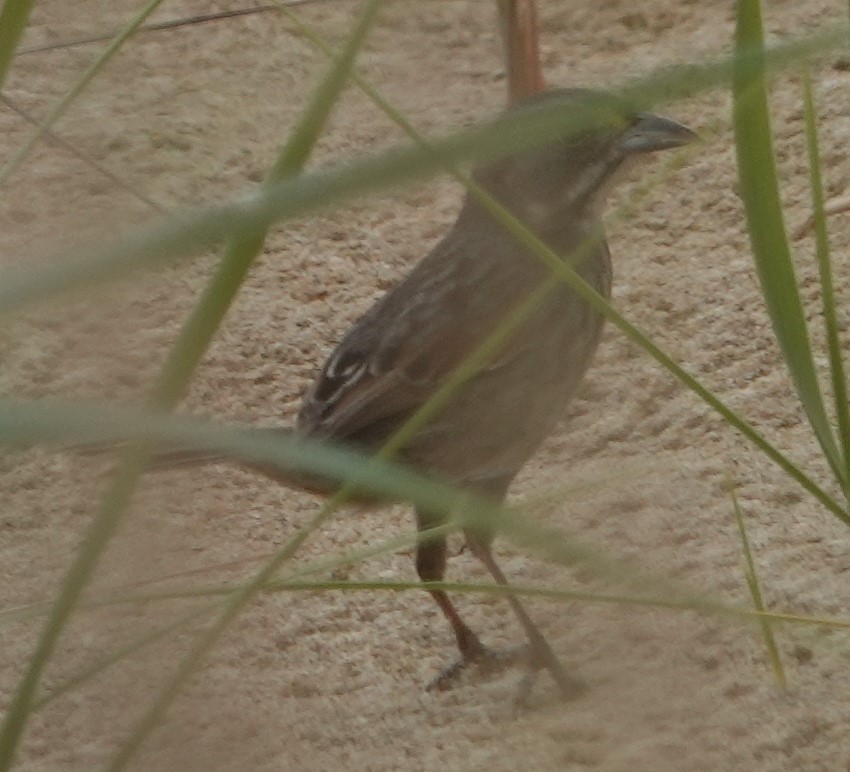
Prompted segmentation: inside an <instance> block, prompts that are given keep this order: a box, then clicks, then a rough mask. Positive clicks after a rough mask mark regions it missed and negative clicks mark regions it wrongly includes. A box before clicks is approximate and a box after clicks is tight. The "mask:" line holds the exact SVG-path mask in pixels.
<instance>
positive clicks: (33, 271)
mask: <svg viewBox="0 0 850 772" xmlns="http://www.w3.org/2000/svg"><path fill="white" fill-rule="evenodd" d="M846 34H847V33H846V31H845V30H844V29H841V30H837V31H836V30H835V29H834V28H831V29H830V30H828V31H827V32H822V33H818V34H815V35H813V36H811V37H807V38H805V39H802V40H798V41H792V42H789V43H784V44H782V45H779V46H777V47H776V48H775V49H774V50H773V51H771V52H768V54H767V56H768V61H769V63H770V64H771V65H772V66H775V67H780V66H781V67H787V66H791V65H795V64H796V65H798V64H799V62H800V61H801V60H805V59H807V58H810V57H811V56H813V55H816V54H817V55H822V54H823V51H824V50H826V49H829V48H834V47H835V46H837V45H839V44H840V43H842V42H844V39H845V38H846ZM730 72H731V59H725V60H721V61H719V62H714V63H709V64H705V65H700V66H698V67H686V68H685V67H683V68H678V69H674V70H670V71H667V72H664V73H662V74H660V75H659V74H656V75H653V76H650V77H648V78H645V79H642V80H636V81H633V82H632V83H631V84H630V85H629V86H627V87H624V88H622V89H619V93H621V94H622V95H623V96H624V97H625V98H627V99H631V100H632V101H634V102H636V103H639V104H643V103H644V102H647V100H649V99H650V97H651V95H652V94H656V95H657V94H665V97H669V98H672V97H674V96H675V97H686V96H692V95H694V94H698V93H700V92H701V91H704V90H705V89H707V88H711V87H716V86H719V85H722V84H724V83H726V82H727V81H728V79H729V75H730ZM655 101H656V102H657V101H658V100H657V99H655ZM647 103H648V102H647ZM581 128H582V127H581V126H580V125H579V124H578V123H577V122H576V120H575V116H573V115H572V114H571V113H570V112H569V111H565V110H564V109H563V107H562V106H559V105H558V104H557V103H552V104H548V105H545V106H541V107H540V108H539V109H537V110H535V111H533V113H531V114H529V113H525V114H512V115H507V116H504V117H503V118H500V119H499V120H497V121H494V122H491V123H490V124H487V125H485V126H479V127H476V128H473V129H470V130H466V131H460V132H457V133H455V134H453V135H450V136H448V137H446V138H444V139H442V140H437V141H433V142H432V143H431V146H432V148H433V150H434V152H436V153H438V154H439V156H440V158H442V159H443V162H444V163H445V162H449V161H450V162H460V161H475V162H486V161H490V160H495V159H496V158H499V157H503V156H505V155H508V154H511V153H514V152H518V151H520V150H526V149H531V148H533V147H537V146H539V145H541V144H543V143H545V142H547V141H551V140H554V139H556V138H560V137H565V136H568V135H569V133H570V131H577V130H580V129H581ZM437 169H438V164H437V163H436V162H435V159H434V153H433V152H427V151H425V150H423V149H422V148H403V149H393V150H389V151H386V152H383V153H380V154H378V155H376V156H373V157H371V158H365V159H361V160H359V161H355V162H353V163H349V164H347V165H345V166H343V167H342V168H338V169H335V170H332V171H330V172H327V171H325V172H316V173H313V174H308V175H301V176H300V177H299V178H298V179H297V180H286V181H282V182H280V183H278V184H277V185H272V186H270V187H268V188H264V189H263V190H261V191H260V192H256V191H254V190H251V191H249V192H244V193H242V194H240V195H238V196H235V197H234V198H233V199H232V200H231V201H230V202H229V203H226V204H224V205H216V206H210V207H208V208H206V209H200V210H195V211H192V212H187V213H184V214H183V215H182V216H181V217H180V218H179V219H178V218H173V219H170V220H167V221H165V222H157V223H155V224H154V225H149V226H146V227H142V228H138V229H135V230H133V231H131V232H130V233H129V234H127V235H125V236H124V237H122V238H120V239H116V240H115V241H114V242H112V243H108V244H106V245H102V244H98V245H92V246H89V247H87V248H84V249H72V250H68V249H63V250H62V251H61V252H60V253H58V254H56V255H54V256H52V257H50V258H49V259H46V260H41V261H39V260H38V259H37V258H30V259H27V260H26V261H23V262H25V263H26V265H25V267H24V268H18V269H17V270H15V269H6V270H3V271H0V312H2V311H4V310H10V309H12V308H15V307H18V306H20V305H23V304H25V303H29V302H33V301H36V300H43V299H46V298H48V297H49V296H51V295H55V294H57V293H60V292H68V291H71V290H75V289H79V288H83V287H87V286H92V285H95V284H97V283H100V282H104V281H107V280H111V279H114V278H117V277H119V276H123V275H124V274H126V273H128V272H130V271H133V270H137V269H139V268H142V267H147V268H153V267H156V266H160V265H163V264H167V263H171V262H172V261H174V260H176V259H178V258H181V257H184V258H185V257H188V256H191V255H195V254H197V253H198V252H199V251H201V250H204V249H209V248H210V247H212V246H214V245H215V244H218V243H221V242H222V241H224V240H226V239H228V238H229V237H232V236H233V235H234V234H238V233H243V232H245V231H251V230H256V229H258V228H262V227H266V226H267V225H269V224H270V223H271V222H272V221H275V220H283V219H291V218H294V217H297V216H301V215H304V214H307V213H310V212H313V211H316V210H317V209H319V208H326V207H327V206H328V205H330V204H332V203H335V202H339V201H342V200H344V199H346V198H350V197H353V196H355V195H362V194H366V193H371V192H374V191H377V190H380V189H383V188H387V187H389V186H392V185H396V184H398V183H401V182H406V181H409V180H411V179H413V178H416V177H425V176H426V175H428V174H434V173H435V172H436V171H437Z"/></svg>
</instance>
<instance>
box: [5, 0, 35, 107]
mask: <svg viewBox="0 0 850 772" xmlns="http://www.w3.org/2000/svg"><path fill="white" fill-rule="evenodd" d="M33 4H34V3H33V0H5V2H4V3H3V8H2V9H0V91H2V90H3V84H4V83H5V82H6V75H7V74H8V73H9V65H10V64H11V63H12V59H13V57H14V56H15V51H17V48H18V43H19V42H20V40H21V35H23V34H24V30H25V29H26V28H27V22H28V21H29V17H30V12H31V11H32V7H33Z"/></svg>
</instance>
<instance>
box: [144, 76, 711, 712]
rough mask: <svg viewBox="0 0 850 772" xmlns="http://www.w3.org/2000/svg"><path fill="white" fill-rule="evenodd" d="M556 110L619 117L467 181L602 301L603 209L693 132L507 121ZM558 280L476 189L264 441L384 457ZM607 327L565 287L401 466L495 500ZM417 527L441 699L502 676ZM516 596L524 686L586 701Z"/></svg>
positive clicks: (624, 109)
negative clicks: (550, 688)
mask: <svg viewBox="0 0 850 772" xmlns="http://www.w3.org/2000/svg"><path fill="white" fill-rule="evenodd" d="M550 100H560V101H561V102H562V103H564V105H566V106H567V107H568V108H569V109H571V110H575V111H576V112H577V113H582V114H584V113H585V112H587V111H592V110H597V111H598V110H599V109H600V108H601V109H604V110H605V113H606V115H608V116H609V118H612V117H613V120H606V121H605V122H604V125H599V126H595V127H591V128H588V129H586V130H583V131H581V132H578V133H572V134H570V135H569V136H566V137H564V138H562V139H560V140H558V141H554V142H550V143H548V144H545V145H543V146H541V147H538V148H536V149H534V150H531V151H524V152H520V153H516V154H514V155H512V156H508V157H505V158H502V159H500V160H497V161H495V162H490V163H487V164H485V165H483V166H481V167H480V168H477V169H474V170H473V172H472V178H473V180H474V181H475V183H476V184H477V185H478V186H480V188H482V189H483V190H484V191H485V192H486V193H487V194H488V195H489V196H491V197H492V198H493V199H495V200H496V201H497V202H498V203H499V204H501V205H502V206H503V207H504V208H506V209H507V210H508V211H509V212H510V213H511V214H512V215H513V216H514V217H516V218H517V219H518V220H519V221H520V222H521V223H523V224H524V225H525V226H526V227H527V228H528V229H530V230H531V231H532V232H533V233H534V234H535V235H536V236H537V237H538V238H539V239H541V240H542V241H543V242H544V243H545V244H546V245H547V246H548V247H549V248H550V249H551V250H553V251H554V252H555V253H557V254H558V255H559V256H561V257H562V259H564V260H565V261H568V262H569V263H570V264H571V265H572V267H573V269H574V270H575V271H576V272H577V273H578V274H579V275H580V276H581V277H582V278H583V279H584V280H585V281H586V282H587V283H588V284H589V285H590V286H591V287H593V288H594V289H595V290H596V291H597V292H598V293H600V294H601V295H602V296H604V297H606V298H608V297H610V295H611V282H612V266H611V257H610V253H609V249H608V245H607V242H606V240H605V235H604V230H603V226H602V212H603V206H604V204H605V201H606V197H607V195H608V193H609V191H610V189H611V187H612V185H613V184H614V183H615V182H616V179H617V178H618V176H619V175H618V172H620V171H621V170H622V169H623V168H624V167H626V166H628V165H629V162H630V161H631V160H632V159H635V158H638V157H641V156H646V155H648V154H650V153H653V152H655V151H660V150H666V149H671V148H677V147H680V146H682V145H685V144H687V143H690V142H692V141H693V140H694V139H695V137H696V134H695V133H694V132H693V131H692V130H691V129H689V128H687V127H686V126H684V125H682V124H681V123H678V122H676V121H674V120H671V119H669V118H666V117H662V116H660V115H657V114H655V113H651V112H646V111H641V110H638V109H636V108H634V107H632V106H631V104H630V103H628V102H627V101H626V100H625V99H623V98H621V97H619V96H615V95H613V94H609V93H607V92H603V91H596V90H591V89H584V88H561V89H552V90H548V91H546V92H543V93H541V94H536V95H534V96H532V97H529V98H527V99H524V100H522V101H520V102H519V103H518V104H516V105H513V106H511V107H510V108H509V109H510V110H524V109H533V108H534V107H535V106H536V105H539V104H541V103H546V102H548V101H550ZM550 277H551V272H550V269H549V268H548V267H547V266H545V265H544V264H543V262H542V261H541V260H540V259H539V258H538V257H537V256H536V255H535V254H533V253H532V252H531V251H530V250H529V249H528V248H527V247H526V246H524V245H523V244H522V243H521V242H520V240H518V238H517V237H516V236H515V235H513V234H512V233H510V232H508V230H506V228H505V227H504V226H503V225H501V224H500V223H499V222H498V221H497V220H496V219H494V216H493V214H492V213H491V210H490V209H489V208H488V207H487V206H485V205H484V204H483V203H482V202H481V201H480V200H479V199H478V198H476V196H475V195H472V194H471V193H469V192H468V193H467V194H466V197H465V198H464V200H463V203H462V205H461V208H460V211H459V214H458V216H457V219H456V221H455V222H454V224H453V225H452V226H451V228H450V229H449V230H448V232H447V233H446V235H445V236H444V237H443V238H442V239H441V240H440V241H439V242H438V243H437V244H436V245H435V246H434V247H433V248H432V249H431V250H430V252H428V254H427V255H426V256H425V257H424V258H423V259H422V260H421V261H420V262H419V263H418V264H416V265H415V266H414V267H413V268H412V270H411V271H410V272H409V273H408V274H407V275H406V276H404V277H403V278H402V279H401V280H400V281H399V282H398V283H397V284H396V285H395V286H394V287H392V288H391V289H389V290H388V291H387V292H386V293H385V294H384V295H383V296H382V297H380V298H379V299H378V300H377V301H376V302H375V303H374V305H373V306H372V307H371V308H370V309H369V310H367V311H366V313H365V314H364V315H363V316H361V317H360V318H359V319H358V320H357V321H355V322H354V324H353V325H352V326H351V327H350V329H349V330H348V331H347V332H346V333H345V334H344V335H343V336H342V337H341V339H340V341H339V343H338V344H337V345H336V348H335V349H334V350H333V351H332V353H331V354H330V356H329V357H328V358H327V360H326V361H325V362H324V365H323V366H322V367H321V368H320V369H319V371H318V374H317V376H316V377H315V380H314V381H313V383H312V385H311V386H310V387H309V388H308V390H307V391H306V393H305V395H304V397H303V403H302V406H301V409H300V412H299V414H298V416H297V420H296V422H295V426H294V427H281V428H280V429H271V430H270V431H272V432H276V431H283V432H286V433H287V434H292V435H294V436H296V437H305V438H311V439H319V440H326V441H329V442H334V443H339V444H341V445H343V446H345V447H348V448H353V449H355V450H357V451H360V452H363V453H365V454H375V453H377V452H378V451H379V450H380V448H381V447H382V445H383V444H384V443H385V442H386V441H387V440H388V439H389V438H390V437H392V436H393V434H394V433H395V432H396V431H398V430H399V428H400V427H402V426H403V425H404V424H405V422H406V421H407V420H408V419H409V418H410V416H412V415H413V414H414V413H415V412H416V411H417V410H418V409H419V408H420V407H421V406H422V405H423V404H424V403H426V402H427V401H428V400H429V399H430V398H431V396H432V395H433V394H434V393H435V392H436V391H437V389H439V388H440V386H441V385H442V384H443V383H444V382H445V380H446V378H447V377H448V376H450V375H451V374H452V373H453V372H454V371H455V370H456V369H457V368H458V367H459V366H460V365H461V364H462V363H463V362H464V360H465V359H466V358H467V357H468V356H469V355H470V354H471V353H472V352H474V351H476V349H477V348H478V347H479V346H480V345H481V344H482V342H483V341H484V340H485V339H487V337H488V335H490V334H491V333H492V332H493V330H494V329H495V328H496V326H497V325H498V324H499V323H500V322H501V321H502V320H503V319H504V318H505V316H506V315H507V314H510V313H511V312H512V311H513V310H514V309H516V308H517V307H518V306H519V305H520V304H521V303H522V302H523V301H524V300H526V299H527V298H528V297H529V296H530V295H531V294H532V293H534V292H535V291H537V290H538V288H540V287H541V286H542V285H543V284H544V283H545V282H546V281H547V280H549V279H550ZM602 326H603V317H602V315H601V314H600V313H599V312H598V311H597V310H596V309H594V308H593V307H591V305H590V304H589V303H587V301H586V300H584V299H583V298H582V297H581V296H580V295H579V294H578V293H577V292H576V291H575V290H573V289H571V288H570V287H567V286H566V285H565V284H563V283H559V284H558V285H557V286H556V287H555V288H553V290H552V291H551V292H548V293H546V294H545V295H544V296H543V297H542V300H541V302H540V303H539V305H537V307H536V308H534V309H533V310H532V311H531V312H530V313H529V314H528V315H527V316H526V317H525V318H524V319H523V320H522V321H521V322H520V323H519V324H518V325H517V326H516V327H515V329H514V330H513V331H512V332H510V333H509V334H508V335H507V336H506V338H505V339H504V340H503V341H502V342H501V344H500V345H499V346H498V347H496V350H495V351H494V352H493V353H492V356H491V357H490V358H489V359H488V360H487V361H486V362H485V363H484V364H483V365H482V366H481V367H480V368H478V369H477V371H476V372H475V373H474V374H473V375H472V376H471V377H469V378H468V379H467V380H466V381H465V382H464V383H463V385H462V386H461V387H460V388H459V389H458V390H457V392H456V393H455V394H454V395H453V396H452V397H451V398H450V399H449V401H448V402H447V404H445V406H444V407H443V409H442V410H440V411H439V412H437V414H436V415H433V416H431V417H430V418H429V419H428V420H427V421H426V422H425V424H424V425H423V426H421V427H420V428H419V429H418V431H416V432H415V433H414V434H413V436H411V437H409V438H408V439H407V440H406V441H405V442H404V443H403V446H402V447H401V448H400V449H399V450H398V453H397V456H396V458H397V460H398V461H400V462H402V463H404V464H407V465H410V466H411V467H413V468H415V469H417V470H421V471H423V472H425V473H427V474H428V475H431V476H434V477H436V478H438V479H440V480H443V481H447V482H449V483H452V484H454V485H457V486H460V487H462V488H466V489H469V490H471V491H473V492H476V493H478V494H481V495H484V496H487V497H489V498H490V499H492V500H495V501H502V500H503V499H504V498H505V497H506V494H507V491H508V488H509V486H510V484H511V482H512V481H513V479H514V478H515V477H516V475H517V474H518V472H519V471H520V469H521V468H522V467H523V465H524V464H525V463H526V461H527V460H528V459H529V458H530V457H531V456H532V455H533V453H534V452H535V450H536V449H537V448H538V446H539V445H540V444H541V443H542V441H543V440H544V439H545V438H546V437H547V436H548V435H549V434H550V433H552V431H553V430H554V429H555V427H556V425H557V423H558V422H559V420H560V419H561V417H562V416H563V414H564V412H565V408H566V406H567V405H568V403H569V401H570V399H571V398H572V396H573V395H574V394H575V392H576V389H577V387H578V385H579V383H580V381H581V380H582V377H583V376H584V374H585V372H586V370H587V369H588V367H589V365H590V362H591V359H592V358H593V355H594V352H595V351H596V349H597V346H598V344H599V339H600V332H601V329H602ZM227 460H228V459H225V458H222V457H221V456H218V455H216V454H210V453H208V452H205V451H202V450H199V449H198V450H193V449H191V448H172V449H167V448H166V449H162V450H161V451H159V452H158V453H157V454H156V455H155V456H154V457H153V459H152V462H151V466H152V467H154V468H160V469H161V468H171V467H176V466H185V465H194V464H201V463H211V462H218V461H227ZM229 460H230V461H233V460H234V459H229ZM235 460H236V461H237V462H239V459H235ZM245 465H247V466H253V467H254V468H255V469H257V470H258V471H260V472H263V473H266V474H268V475H269V476H271V477H273V478H275V479H277V480H279V481H281V482H283V483H285V484H290V485H293V486H294V487H302V488H306V489H308V490H312V491H314V492H320V493H332V492H333V491H334V490H335V488H337V487H338V484H337V483H334V482H332V481H322V480H317V479H310V480H305V479H303V478H302V479H297V478H294V477H288V476H287V475H286V474H285V473H282V472H281V470H277V469H273V468H269V467H264V466H258V465H256V464H253V465H252V464H250V463H248V464H245ZM415 516H416V525H417V528H418V530H419V532H421V533H424V535H423V536H421V537H420V539H419V541H418V544H417V547H416V554H415V564H416V571H417V573H418V576H419V578H420V579H421V581H422V582H424V583H426V587H427V590H428V592H429V593H430V594H431V596H432V597H433V599H434V600H435V601H436V603H437V605H438V606H439V608H440V610H441V612H442V613H443V615H444V616H445V618H446V620H447V621H448V623H449V626H450V628H451V630H452V632H453V634H454V638H455V641H456V644H457V648H458V651H459V655H460V656H459V659H458V660H457V661H456V662H454V663H452V664H451V665H450V666H449V667H447V668H446V669H445V670H444V671H442V672H441V673H440V674H439V675H438V676H437V677H436V678H435V679H434V681H432V683H431V686H432V687H434V688H439V689H443V688H448V687H449V686H450V685H451V684H452V683H453V682H454V681H455V680H456V679H457V677H458V675H459V674H460V673H461V672H462V671H463V670H465V669H466V668H467V667H468V666H470V665H472V664H475V663H478V664H480V665H482V666H484V667H487V666H489V667H496V666H498V665H499V663H500V662H501V661H503V660H504V659H505V656H504V654H503V653H502V652H498V651H495V650H491V649H490V648H488V647H487V646H485V644H484V643H483V642H482V640H481V638H479V636H478V635H477V634H476V633H475V632H473V630H472V629H471V628H470V627H469V626H468V625H467V624H466V622H465V621H464V620H463V619H462V618H461V616H460V614H459V612H458V610H457V608H456V607H455V604H454V602H453V601H452V600H451V599H450V597H449V595H448V594H447V593H446V592H445V591H444V590H443V589H439V588H434V587H430V586H428V585H429V583H435V582H440V581H441V580H442V579H443V578H444V575H445V571H446V566H447V557H448V551H447V541H446V536H445V535H442V534H441V535H433V532H432V533H430V534H429V533H428V531H429V529H433V528H434V527H435V526H439V525H440V524H442V523H443V522H445V516H444V515H443V514H441V513H438V512H429V511H426V510H424V509H422V508H416V509H415ZM464 535H465V538H466V543H467V545H468V547H469V548H470V550H471V552H472V553H473V554H474V555H475V556H476V557H477V558H479V559H480V560H481V562H482V563H483V564H484V566H485V567H486V568H487V569H488V571H489V572H490V573H491V575H492V576H493V577H494V579H495V581H497V582H498V583H500V584H505V585H506V584H508V580H507V577H506V576H505V574H504V573H503V572H502V570H501V568H500V567H499V565H498V564H497V562H496V561H495V559H494V556H493V551H492V542H493V539H494V536H495V534H494V533H493V531H492V530H488V529H486V528H485V527H482V526H481V525H480V524H478V525H476V527H474V528H471V527H470V528H466V529H465V532H464ZM507 599H508V602H509V603H510V605H511V607H512V609H513V611H514V613H515V614H516V616H517V618H518V621H519V623H520V624H521V626H522V627H523V628H524V631H525V633H526V636H527V637H528V644H527V645H526V646H525V647H523V648H524V652H525V653H524V659H525V661H526V662H527V664H528V673H529V676H528V683H529V684H530V683H531V681H532V680H533V677H534V676H535V675H536V673H537V672H539V671H540V670H543V669H545V670H548V671H549V673H550V674H551V675H552V677H553V679H554V681H555V682H556V685H557V687H558V688H559V690H560V692H561V694H562V696H563V697H564V698H572V697H575V696H576V695H577V694H579V693H581V691H582V690H583V683H582V681H581V680H580V679H578V678H577V677H575V676H573V675H572V674H570V673H567V672H566V671H565V670H564V668H563V667H562V666H561V664H560V662H559V660H558V658H557V657H556V655H555V654H554V652H553V650H552V648H551V646H550V645H549V643H548V642H547V641H546V639H545V637H544V636H543V634H542V632H541V630H540V629H539V627H538V626H537V625H536V624H535V623H534V621H533V620H532V619H531V617H530V616H529V614H528V613H527V612H526V610H525V608H524V606H523V605H522V604H521V602H520V601H519V599H518V598H517V597H516V596H515V595H511V594H510V593H508V594H507ZM512 661H513V660H512Z"/></svg>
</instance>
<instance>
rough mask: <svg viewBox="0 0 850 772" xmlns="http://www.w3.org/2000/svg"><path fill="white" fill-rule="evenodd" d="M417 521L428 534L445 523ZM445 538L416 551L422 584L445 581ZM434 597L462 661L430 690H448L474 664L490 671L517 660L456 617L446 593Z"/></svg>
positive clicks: (424, 540)
mask: <svg viewBox="0 0 850 772" xmlns="http://www.w3.org/2000/svg"><path fill="white" fill-rule="evenodd" d="M416 521H417V527H418V529H419V531H425V530H427V529H429V528H433V527H434V526H436V525H439V524H440V523H441V522H442V521H441V520H440V519H435V518H432V517H429V516H428V515H427V514H425V513H423V512H421V511H419V510H417V512H416ZM446 556H447V548H446V537H445V536H444V535H440V536H429V537H427V538H422V539H420V541H419V544H418V545H417V547H416V571H417V573H418V574H419V578H420V579H421V580H422V581H423V582H439V581H442V579H443V577H444V576H445V573H446ZM428 592H429V593H430V594H431V597H432V598H433V599H434V600H435V601H436V602H437V605H438V606H439V607H440V611H442V612H443V615H444V616H445V617H446V619H448V621H449V624H450V625H451V626H452V631H453V632H454V634H455V639H456V640H457V646H458V649H459V650H460V659H459V660H458V661H456V662H454V663H452V664H451V665H449V667H447V668H446V669H445V670H444V671H443V672H442V673H440V674H439V675H438V676H437V677H436V678H435V679H434V680H433V681H432V682H431V684H430V685H429V687H428V688H429V689H445V688H447V687H448V686H449V685H450V684H451V682H452V681H453V680H455V679H456V678H457V677H458V676H459V675H460V673H461V672H463V670H464V669H465V668H466V667H467V666H469V665H471V664H473V663H481V664H484V665H486V666H487V667H488V668H492V669H496V668H497V667H500V666H504V665H508V664H511V663H512V662H513V660H514V659H515V657H510V658H508V657H505V656H504V655H503V654H501V653H499V652H493V651H491V650H490V649H488V648H487V647H486V646H485V645H484V644H483V643H481V640H480V638H479V637H478V636H477V635H476V634H475V633H474V632H473V631H472V630H471V629H470V628H469V626H468V625H467V624H466V623H465V622H464V621H463V620H462V619H461V617H460V614H458V613H457V609H455V607H454V604H453V603H452V602H451V600H449V596H448V595H447V594H446V593H445V592H444V591H443V590H434V589H429V590H428Z"/></svg>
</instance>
